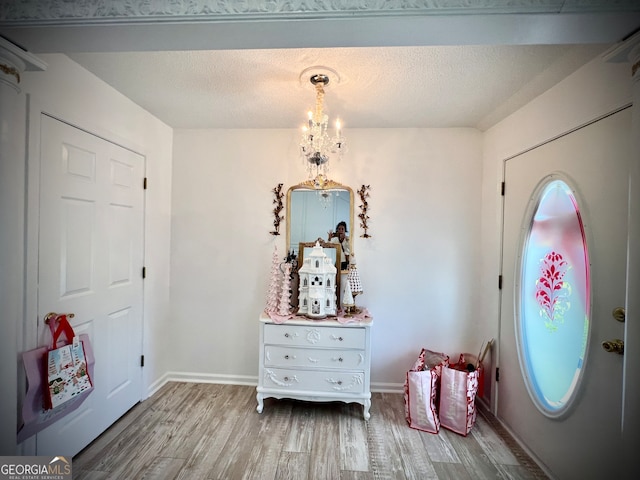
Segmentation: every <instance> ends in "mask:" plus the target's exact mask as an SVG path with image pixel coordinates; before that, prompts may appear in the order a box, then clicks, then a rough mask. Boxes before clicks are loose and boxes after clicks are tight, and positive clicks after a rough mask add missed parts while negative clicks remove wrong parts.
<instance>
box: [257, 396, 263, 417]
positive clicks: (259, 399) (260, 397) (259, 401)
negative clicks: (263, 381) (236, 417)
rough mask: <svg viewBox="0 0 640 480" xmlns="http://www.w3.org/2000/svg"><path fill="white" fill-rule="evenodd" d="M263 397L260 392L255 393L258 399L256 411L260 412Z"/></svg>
mask: <svg viewBox="0 0 640 480" xmlns="http://www.w3.org/2000/svg"><path fill="white" fill-rule="evenodd" d="M263 398H264V397H263V396H262V394H261V393H258V394H257V395H256V399H257V400H258V406H257V407H256V410H257V411H258V413H262V409H263V408H264V402H263Z"/></svg>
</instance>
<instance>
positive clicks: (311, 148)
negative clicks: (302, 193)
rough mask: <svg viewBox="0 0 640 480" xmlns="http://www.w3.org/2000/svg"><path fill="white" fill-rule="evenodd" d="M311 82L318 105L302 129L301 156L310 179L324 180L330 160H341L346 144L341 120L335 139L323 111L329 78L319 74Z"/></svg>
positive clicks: (338, 121) (313, 76)
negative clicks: (331, 134)
mask: <svg viewBox="0 0 640 480" xmlns="http://www.w3.org/2000/svg"><path fill="white" fill-rule="evenodd" d="M309 81H310V82H311V84H312V85H313V86H314V88H315V91H316V105H315V110H314V111H310V112H309V113H308V121H307V125H305V126H304V127H303V128H302V139H301V140H300V155H301V156H302V159H303V161H304V162H305V163H306V165H307V170H308V172H309V178H310V179H323V178H327V172H328V171H329V160H330V158H331V157H332V156H334V157H338V158H340V157H341V156H342V153H343V152H344V150H345V147H346V143H345V139H344V137H343V136H342V135H341V132H340V120H337V121H336V129H335V134H334V135H333V137H331V136H330V135H329V128H328V124H329V117H328V116H327V115H326V114H325V113H324V111H323V103H324V87H326V86H327V85H328V84H329V76H328V75H326V74H324V73H317V74H314V75H312V76H311V78H310V79H309ZM320 188H321V187H320Z"/></svg>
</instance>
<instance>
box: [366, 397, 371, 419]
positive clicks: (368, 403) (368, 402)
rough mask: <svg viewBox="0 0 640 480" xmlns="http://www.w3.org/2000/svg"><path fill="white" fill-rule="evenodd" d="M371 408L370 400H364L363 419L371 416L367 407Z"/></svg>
mask: <svg viewBox="0 0 640 480" xmlns="http://www.w3.org/2000/svg"><path fill="white" fill-rule="evenodd" d="M370 408H371V400H368V399H367V400H365V401H364V419H365V420H369V419H370V418H371V414H370V413H369V409H370Z"/></svg>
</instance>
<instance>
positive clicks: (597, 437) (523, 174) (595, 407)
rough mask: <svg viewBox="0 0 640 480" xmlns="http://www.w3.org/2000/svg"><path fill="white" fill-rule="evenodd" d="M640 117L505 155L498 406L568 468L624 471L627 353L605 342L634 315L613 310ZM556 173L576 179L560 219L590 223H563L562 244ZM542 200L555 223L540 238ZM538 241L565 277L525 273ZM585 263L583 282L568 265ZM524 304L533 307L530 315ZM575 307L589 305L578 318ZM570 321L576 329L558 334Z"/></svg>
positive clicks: (528, 441) (621, 280)
mask: <svg viewBox="0 0 640 480" xmlns="http://www.w3.org/2000/svg"><path fill="white" fill-rule="evenodd" d="M630 127H631V109H626V110H623V111H621V112H618V113H616V114H613V115H611V116H609V117H607V118H604V119H602V120H599V121H597V122H594V123H592V124H590V125H587V126H585V127H583V128H580V129H578V130H576V131H575V132H572V133H569V134H567V135H565V136H563V137H561V138H558V139H556V140H554V141H551V142H549V143H547V144H545V145H542V146H539V147H537V148H535V149H533V150H531V151H529V152H526V153H523V154H521V155H519V156H517V157H515V158H512V159H509V160H507V161H506V163H505V176H504V178H505V198H504V232H503V267H502V275H503V292H502V301H501V302H502V304H501V323H500V344H499V369H500V370H499V374H500V377H499V382H498V383H497V392H498V395H497V415H498V418H499V419H500V420H501V421H502V422H504V423H505V424H506V425H507V426H508V428H510V429H511V430H512V431H513V433H514V434H515V435H516V436H517V437H519V439H521V440H522V441H523V443H524V444H525V445H526V446H527V447H528V448H529V449H530V451H531V452H532V453H533V455H534V456H535V457H537V459H538V460H539V461H541V462H542V463H543V464H544V466H545V468H546V469H547V470H548V471H549V472H550V473H551V474H552V475H553V477H554V478H558V479H561V480H562V479H581V480H582V479H602V478H619V477H620V470H619V469H620V461H621V457H620V453H619V452H620V447H621V418H622V413H621V410H622V378H623V356H622V355H621V354H618V353H615V352H608V351H606V350H605V349H604V348H603V345H602V344H603V342H606V341H609V340H613V339H624V324H623V323H621V322H620V321H618V320H616V319H614V318H613V317H614V316H613V314H612V312H613V311H614V309H616V308H617V307H624V302H625V288H626V285H625V281H626V277H625V275H626V273H625V272H626V239H627V210H628V207H627V202H628V197H627V194H628V161H629V152H630V145H631V144H630V141H631V138H630ZM558 179H560V180H562V182H565V183H564V185H568V186H569V187H570V189H569V192H570V194H569V196H567V197H566V198H569V199H570V200H571V201H569V202H565V203H566V204H568V205H569V214H568V215H565V217H561V218H563V220H562V219H561V222H562V221H564V222H565V223H567V224H569V223H571V222H573V223H572V224H579V223H581V225H582V227H583V230H582V234H583V235H581V234H580V229H578V230H577V231H578V234H577V235H574V236H573V237H569V236H562V235H561V237H562V238H561V240H562V242H560V243H564V244H558V241H557V240H558V238H559V237H558V234H557V232H558V229H560V231H562V229H563V228H565V227H566V225H564V226H563V225H560V226H557V225H556V226H553V225H551V223H552V222H551V220H552V219H553V215H554V214H553V212H552V211H551V209H550V208H548V207H549V206H550V205H551V206H552V205H553V202H551V203H548V204H544V205H543V203H544V201H543V200H542V199H541V197H538V196H537V194H538V193H540V192H541V191H543V187H544V185H547V184H549V182H551V181H554V180H558ZM558 191H559V192H560V193H561V191H560V190H558ZM571 192H572V193H571ZM560 196H561V197H562V196H563V195H560ZM545 205H546V206H545ZM571 211H573V214H570V213H571ZM536 212H537V213H538V214H539V215H538V220H536V221H537V222H538V224H539V225H540V228H541V229H543V230H544V229H545V228H546V229H547V231H543V232H542V234H539V235H538V236H537V237H535V238H534V237H532V236H531V235H530V233H531V230H532V227H531V226H532V225H534V224H535V223H534V222H533V220H532V215H533V214H534V213H536ZM545 223H546V224H545ZM551 230H553V232H556V233H555V234H554V233H550V231H551ZM554 235H555V237H554ZM547 240H548V241H547ZM545 242H547V243H546V244H545ZM534 243H535V244H536V245H537V246H538V247H539V249H538V250H533V251H534V252H535V253H536V254H537V253H540V254H539V255H538V257H536V258H534V260H538V259H539V261H540V265H541V266H542V265H544V266H547V267H549V268H548V269H547V270H546V275H547V276H552V275H556V280H557V281H555V283H554V281H549V283H546V284H545V283H544V282H546V280H544V277H545V274H543V273H536V272H535V271H533V270H535V269H534V268H530V269H529V271H528V272H529V273H527V274H526V275H530V276H531V277H532V278H531V279H529V280H533V281H532V282H527V279H525V278H523V277H524V276H525V275H524V274H523V272H526V271H527V270H526V268H523V265H524V264H525V263H526V262H525V260H526V254H527V252H529V251H531V250H527V249H528V248H529V247H530V246H531V245H532V244H534ZM583 244H584V245H586V252H587V254H586V257H585V256H584V255H582V256H581V255H580V252H581V251H582V250H581V249H582V247H583ZM525 247H527V248H525ZM567 251H568V252H570V253H568V254H567V253H565V252H567ZM544 252H547V254H546V256H545V254H544ZM576 252H577V254H576ZM585 259H586V260H585ZM558 260H559V261H558ZM554 262H555V263H554ZM581 262H582V264H583V266H580V263H581ZM532 263H533V262H532ZM540 271H542V270H540ZM583 273H584V274H586V275H587V276H588V278H587V279H586V281H585V282H584V283H580V281H579V280H572V281H567V280H566V278H569V277H566V278H565V277H563V276H564V275H565V274H567V275H576V277H575V278H578V277H579V276H580V275H581V274H583ZM535 275H539V277H536V276H535ZM572 278H574V277H572ZM540 282H542V283H540ZM572 283H573V285H572ZM581 285H582V286H581ZM525 305H530V306H531V310H532V311H535V310H536V309H537V311H535V312H534V313H535V314H533V315H528V316H527V309H526V308H524V307H523V306H525ZM554 308H555V310H554ZM581 309H582V310H581ZM576 312H583V313H584V314H582V315H577V316H576V318H575V319H574V320H571V319H570V314H572V313H576ZM525 318H527V320H526V322H529V323H526V322H525V320H524V319H525ZM523 322H524V323H523ZM572 322H578V323H577V324H575V323H574V324H573V325H572ZM571 328H573V329H574V333H573V334H572V335H573V339H571V340H570V341H565V340H562V341H561V342H559V341H558V339H560V338H564V337H562V335H565V334H568V332H569V329H571ZM566 338H569V337H566ZM526 352H529V353H531V354H532V355H531V356H530V357H529V356H527V355H526V354H525V353H526ZM581 352H582V353H581ZM520 358H522V362H523V364H524V362H525V361H528V360H530V359H531V358H536V360H535V361H536V362H538V363H539V365H540V367H539V368H540V369H539V370H538V371H537V373H538V374H539V375H540V377H536V378H534V377H535V375H532V373H531V372H532V371H533V372H534V373H535V368H536V367H535V365H533V361H532V362H531V363H530V364H529V363H527V366H526V367H524V368H523V364H521V360H520ZM532 365H533V366H532ZM567 369H568V370H567ZM564 371H567V372H568V373H569V374H568V375H567V374H563V372H564ZM571 373H573V374H574V376H573V377H570V374H571ZM563 378H565V379H566V381H565V380H563ZM534 380H535V382H534ZM536 382H537V383H536ZM563 382H564V383H563ZM558 388H561V390H560V393H559V394H558V395H557V398H551V399H550V398H549V397H553V396H555V395H556V392H555V390H557V389H558ZM563 392H564V393H566V395H563V394H562V393H563ZM533 398H536V399H538V398H539V399H540V400H537V401H534V400H533ZM564 402H566V405H563V404H564ZM545 405H546V406H547V407H548V409H546V408H545ZM556 407H557V412H556V410H555V409H556Z"/></svg>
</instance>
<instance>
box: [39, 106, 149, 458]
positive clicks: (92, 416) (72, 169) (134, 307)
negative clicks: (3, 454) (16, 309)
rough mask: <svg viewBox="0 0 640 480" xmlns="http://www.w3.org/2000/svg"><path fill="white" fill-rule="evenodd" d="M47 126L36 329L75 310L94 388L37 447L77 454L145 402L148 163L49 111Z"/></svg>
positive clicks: (74, 323) (43, 451) (43, 147)
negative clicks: (87, 344)
mask: <svg viewBox="0 0 640 480" xmlns="http://www.w3.org/2000/svg"><path fill="white" fill-rule="evenodd" d="M41 125H42V131H41V158H40V164H41V166H40V168H41V175H40V226H39V259H38V262H39V273H38V314H39V319H40V324H39V328H40V332H42V330H43V329H46V325H43V322H42V319H43V318H44V316H45V315H46V314H47V313H48V312H52V311H53V312H57V313H74V314H75V317H74V318H73V319H71V324H72V326H73V328H74V330H75V332H76V333H77V334H82V333H87V334H88V335H89V337H90V338H91V342H92V345H93V350H94V355H95V372H94V376H93V379H92V380H93V382H94V386H95V389H94V391H93V392H92V393H91V395H90V396H89V398H88V399H87V400H86V401H85V402H84V403H83V405H82V406H81V407H80V408H78V410H76V411H74V412H72V413H71V414H69V415H68V416H66V417H64V418H62V419H61V420H59V421H58V422H56V423H55V424H53V425H51V426H50V427H48V428H47V429H45V430H43V431H42V432H40V433H38V435H37V440H36V444H37V454H38V455H68V456H72V455H75V454H76V453H78V452H79V451H80V450H81V449H82V448H84V447H85V446H86V445H88V444H89V443H90V442H91V441H92V440H94V439H95V438H96V437H97V436H98V435H100V434H101V433H102V432H103V431H104V430H105V429H106V428H107V427H109V426H110V425H111V424H112V423H113V422H114V421H115V420H117V419H118V418H119V417H121V416H122V415H123V414H124V413H125V412H126V411H127V410H129V409H130V408H131V407H132V406H133V405H135V404H136V403H137V402H138V401H140V399H141V397H142V369H141V365H140V359H141V355H142V300H143V284H142V275H141V272H142V266H143V265H142V263H143V222H144V217H143V215H144V191H143V176H144V158H143V157H142V156H140V155H138V154H136V153H133V152H131V151H129V150H126V149H124V148H122V147H119V146H117V145H115V144H113V143H110V142H108V141H105V140H103V139H101V138H99V137H96V136H94V135H91V134H89V133H86V132H84V131H82V130H79V129H77V128H74V127H71V126H70V125H67V124H65V123H63V122H60V121H58V120H55V119H52V118H50V117H48V116H46V115H42V123H41ZM49 337H50V335H48V334H45V335H43V336H42V338H47V339H48V338H49Z"/></svg>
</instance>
